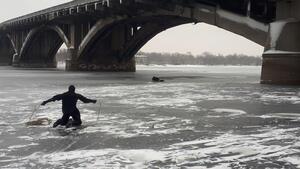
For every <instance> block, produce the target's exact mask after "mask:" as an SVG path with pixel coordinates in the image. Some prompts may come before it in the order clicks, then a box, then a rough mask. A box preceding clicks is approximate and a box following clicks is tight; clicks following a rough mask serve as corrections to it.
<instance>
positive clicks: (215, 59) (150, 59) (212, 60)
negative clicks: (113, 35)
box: [136, 52, 262, 66]
mask: <svg viewBox="0 0 300 169" xmlns="http://www.w3.org/2000/svg"><path fill="white" fill-rule="evenodd" d="M137 55H138V57H137V59H136V60H137V62H138V64H145V65H149V64H157V65H165V64H170V65H255V66H256V65H261V64H262V59H261V57H258V56H247V55H243V54H231V55H214V54H211V53H208V52H205V53H203V54H201V55H196V56H195V55H192V54H191V53H186V54H182V53H146V52H139V53H138V54H137Z"/></svg>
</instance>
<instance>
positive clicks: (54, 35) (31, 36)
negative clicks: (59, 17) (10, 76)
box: [19, 26, 70, 68]
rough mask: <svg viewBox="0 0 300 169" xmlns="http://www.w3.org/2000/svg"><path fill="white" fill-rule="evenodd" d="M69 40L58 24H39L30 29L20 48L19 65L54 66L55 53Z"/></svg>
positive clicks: (68, 45)
mask: <svg viewBox="0 0 300 169" xmlns="http://www.w3.org/2000/svg"><path fill="white" fill-rule="evenodd" d="M62 44H65V45H66V46H67V48H69V47H70V41H69V39H68V38H67V36H66V35H65V33H64V31H63V30H62V29H61V28H60V27H58V26H41V27H38V28H35V29H33V30H31V31H30V32H29V33H28V35H27V37H26V39H25V41H24V43H23V46H22V48H21V50H20V55H19V65H20V66H22V67H39V68H40V67H45V68H51V67H53V68H56V59H55V56H56V53H57V51H58V50H59V48H60V47H61V46H62Z"/></svg>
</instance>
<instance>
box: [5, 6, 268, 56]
mask: <svg viewBox="0 0 300 169" xmlns="http://www.w3.org/2000/svg"><path fill="white" fill-rule="evenodd" d="M69 1H70V0H2V2H1V6H0V22H3V21H5V20H8V19H11V18H14V17H18V16H22V15H24V14H28V13H30V12H35V11H38V10H40V9H43V8H47V7H51V6H54V5H58V4H61V3H64V2H69ZM141 50H142V51H144V52H170V53H174V52H180V53H187V52H191V53H193V54H195V55H197V54H201V53H203V52H210V53H214V54H224V55H226V54H233V53H239V54H247V55H255V56H260V55H261V54H262V53H263V47H262V46H260V45H258V44H256V43H254V42H251V41H249V40H247V39H245V38H243V37H241V36H238V35H235V34H233V33H231V32H228V31H225V30H222V29H220V28H217V27H215V26H210V25H207V24H197V25H194V24H186V25H182V26H178V27H174V28H171V29H168V30H166V31H164V32H162V33H160V34H158V35H157V36H156V37H154V38H153V39H152V40H151V41H150V42H148V43H147V44H146V45H145V46H144V47H143V48H142V49H141Z"/></svg>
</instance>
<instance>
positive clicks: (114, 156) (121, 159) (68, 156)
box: [4, 149, 165, 169]
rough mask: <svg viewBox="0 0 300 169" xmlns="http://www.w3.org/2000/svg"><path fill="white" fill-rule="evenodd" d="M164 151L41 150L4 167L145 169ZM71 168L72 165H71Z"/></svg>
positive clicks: (158, 159)
mask: <svg viewBox="0 0 300 169" xmlns="http://www.w3.org/2000/svg"><path fill="white" fill-rule="evenodd" d="M164 157H165V156H164V153H162V152H158V151H154V150H150V149H140V150H115V149H101V150H79V151H68V152H55V153H50V154H45V153H41V152H37V153H33V154H31V155H30V156H27V157H23V158H16V159H15V160H14V164H8V165H7V166H4V167H6V168H9V167H12V166H14V165H17V166H19V167H23V166H26V165H27V164H28V163H34V164H35V165H38V166H49V165H51V166H52V167H51V168H66V167H67V168H68V167H71V166H74V165H76V166H78V167H77V168H133V169H135V168H136V169H146V168H149V166H151V162H154V161H160V160H164ZM71 168H73V167H71Z"/></svg>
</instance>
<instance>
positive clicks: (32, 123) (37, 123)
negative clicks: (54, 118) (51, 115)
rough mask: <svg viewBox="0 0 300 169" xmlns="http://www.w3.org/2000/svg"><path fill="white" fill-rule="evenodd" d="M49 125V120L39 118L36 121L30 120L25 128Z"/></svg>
mask: <svg viewBox="0 0 300 169" xmlns="http://www.w3.org/2000/svg"><path fill="white" fill-rule="evenodd" d="M50 123H51V119H48V118H39V119H36V120H31V121H29V122H27V123H26V125H27V126H43V125H49V124H50Z"/></svg>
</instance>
